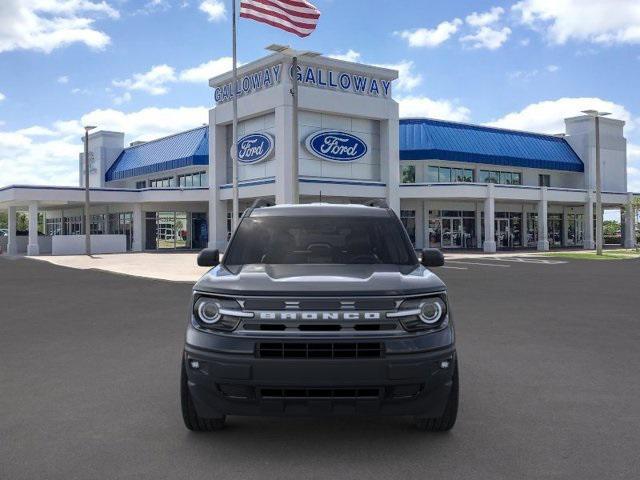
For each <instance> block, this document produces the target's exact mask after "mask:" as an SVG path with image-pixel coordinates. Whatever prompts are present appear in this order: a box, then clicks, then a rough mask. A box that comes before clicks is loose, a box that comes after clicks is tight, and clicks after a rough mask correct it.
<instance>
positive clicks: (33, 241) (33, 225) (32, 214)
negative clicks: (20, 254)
mask: <svg viewBox="0 0 640 480" xmlns="http://www.w3.org/2000/svg"><path fill="white" fill-rule="evenodd" d="M27 255H40V247H39V246H38V204H37V203H35V202H34V203H30V204H29V243H28V244H27Z"/></svg>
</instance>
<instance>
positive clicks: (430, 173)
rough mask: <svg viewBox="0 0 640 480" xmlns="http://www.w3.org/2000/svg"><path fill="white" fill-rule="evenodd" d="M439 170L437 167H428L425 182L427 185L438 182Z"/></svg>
mask: <svg viewBox="0 0 640 480" xmlns="http://www.w3.org/2000/svg"><path fill="white" fill-rule="evenodd" d="M439 170H440V169H439V168H438V167H429V168H427V182H429V183H438V182H439V180H438V178H439Z"/></svg>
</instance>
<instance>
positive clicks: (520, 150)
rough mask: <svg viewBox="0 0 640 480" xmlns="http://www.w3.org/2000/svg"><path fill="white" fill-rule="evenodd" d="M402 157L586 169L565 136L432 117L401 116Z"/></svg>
mask: <svg viewBox="0 0 640 480" xmlns="http://www.w3.org/2000/svg"><path fill="white" fill-rule="evenodd" d="M400 160H451V161H456V162H469V163H484V164H491V165H500V166H514V167H524V168H542V169H549V170H565V171H570V172H583V171H584V165H583V163H582V161H581V160H580V157H578V155H577V154H576V153H575V152H574V151H573V149H572V148H571V146H570V145H569V144H568V143H567V141H566V140H565V139H564V138H562V137H556V136H553V135H543V134H538V133H529V132H519V131H513V130H503V129H499V128H491V127H484V126H478V125H467V124H462V123H454V122H446V121H442V120H432V119H403V120H400Z"/></svg>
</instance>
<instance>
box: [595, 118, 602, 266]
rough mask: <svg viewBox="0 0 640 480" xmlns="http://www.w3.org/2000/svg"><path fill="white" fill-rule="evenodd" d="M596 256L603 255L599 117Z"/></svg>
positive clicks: (597, 134) (597, 130) (597, 122)
mask: <svg viewBox="0 0 640 480" xmlns="http://www.w3.org/2000/svg"><path fill="white" fill-rule="evenodd" d="M596 255H602V166H601V165H600V117H599V116H596Z"/></svg>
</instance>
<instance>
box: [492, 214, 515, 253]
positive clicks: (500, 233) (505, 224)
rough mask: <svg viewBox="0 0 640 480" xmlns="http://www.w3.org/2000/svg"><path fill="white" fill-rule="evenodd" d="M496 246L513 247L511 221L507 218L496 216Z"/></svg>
mask: <svg viewBox="0 0 640 480" xmlns="http://www.w3.org/2000/svg"><path fill="white" fill-rule="evenodd" d="M495 228H496V246H497V247H498V248H513V235H512V234H511V222H510V221H509V219H508V218H496V225H495Z"/></svg>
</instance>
